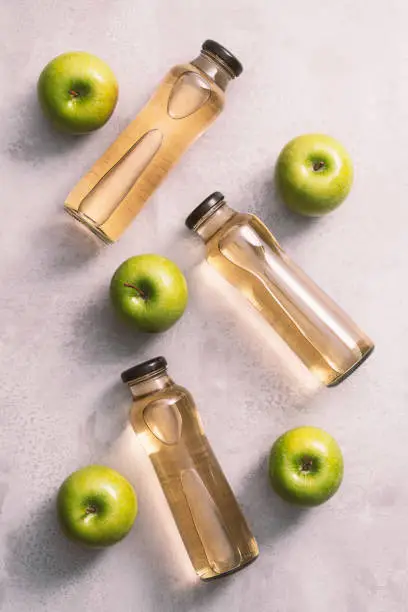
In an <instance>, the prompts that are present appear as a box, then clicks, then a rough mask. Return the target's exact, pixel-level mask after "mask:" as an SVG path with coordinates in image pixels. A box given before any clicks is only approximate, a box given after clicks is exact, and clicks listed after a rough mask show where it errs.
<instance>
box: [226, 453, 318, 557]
mask: <svg viewBox="0 0 408 612" xmlns="http://www.w3.org/2000/svg"><path fill="white" fill-rule="evenodd" d="M238 497H239V500H240V503H241V505H242V507H243V509H244V514H245V516H246V518H247V519H248V523H249V525H250V526H251V528H252V530H253V533H254V536H255V539H256V540H257V542H258V544H259V545H260V547H261V548H262V547H263V546H268V545H270V544H271V543H272V542H274V541H276V540H278V539H279V538H281V537H282V536H283V535H284V534H285V533H286V532H288V531H291V530H293V529H296V528H297V527H299V525H300V524H302V523H303V522H304V521H305V520H307V517H308V514H309V511H310V509H309V508H303V507H300V506H294V505H292V504H289V503H287V502H285V501H283V500H282V499H281V498H280V497H278V495H276V493H275V492H274V491H273V490H272V487H271V485H270V483H269V480H268V455H267V454H265V455H262V456H261V457H260V459H259V462H258V464H256V465H255V466H254V467H253V468H252V469H251V470H250V471H249V472H248V474H247V475H246V477H245V480H244V484H243V487H242V489H241V491H239V495H238Z"/></svg>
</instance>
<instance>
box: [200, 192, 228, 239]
mask: <svg viewBox="0 0 408 612" xmlns="http://www.w3.org/2000/svg"><path fill="white" fill-rule="evenodd" d="M236 214H237V213H236V211H235V210H233V209H232V208H230V207H229V206H228V205H227V204H226V203H225V202H223V204H222V205H221V206H220V207H219V208H217V209H216V210H215V211H214V212H213V213H212V214H210V215H209V216H208V217H207V218H205V217H204V220H202V221H201V222H200V223H199V225H198V226H197V227H196V228H195V230H194V231H195V232H196V233H197V234H198V235H199V236H200V238H202V239H203V240H204V242H208V240H209V239H210V238H211V237H212V236H214V234H215V233H216V232H218V230H219V229H220V228H221V227H222V226H223V225H225V223H227V221H229V220H230V219H231V218H232V217H233V216H234V215H236Z"/></svg>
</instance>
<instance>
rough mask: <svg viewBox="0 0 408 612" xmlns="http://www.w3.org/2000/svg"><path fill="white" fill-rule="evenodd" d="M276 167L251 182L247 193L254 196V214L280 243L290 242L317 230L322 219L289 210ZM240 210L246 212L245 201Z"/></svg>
mask: <svg viewBox="0 0 408 612" xmlns="http://www.w3.org/2000/svg"><path fill="white" fill-rule="evenodd" d="M275 172H276V170H275V167H274V168H272V170H271V168H270V167H268V169H267V170H264V171H263V172H262V174H261V176H258V177H257V178H256V179H254V180H253V181H251V184H250V185H249V186H248V189H247V191H249V192H250V193H253V194H254V202H255V204H254V210H253V211H251V212H254V213H255V214H256V215H258V216H259V217H260V218H261V219H262V221H263V222H264V223H265V225H266V226H267V227H268V228H269V229H270V230H271V232H272V233H273V234H274V236H275V237H276V238H277V240H278V242H282V246H283V247H285V242H290V241H291V239H295V238H296V236H298V235H299V234H301V233H303V232H308V231H310V230H312V229H313V228H316V227H317V226H318V225H319V223H321V219H319V218H317V217H304V216H302V215H299V214H296V213H295V212H292V211H291V210H289V208H288V207H287V206H286V204H285V203H284V201H283V200H282V197H281V196H280V194H279V190H278V188H277V184H276V175H275ZM239 204H240V207H239V210H242V211H245V212H246V210H247V208H248V204H247V203H246V202H245V199H243V200H242V203H241V202H239Z"/></svg>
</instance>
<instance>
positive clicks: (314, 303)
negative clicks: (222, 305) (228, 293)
mask: <svg viewBox="0 0 408 612" xmlns="http://www.w3.org/2000/svg"><path fill="white" fill-rule="evenodd" d="M186 225H187V227H188V228H189V229H191V230H193V231H194V232H196V233H197V234H198V235H199V236H200V237H201V238H202V239H203V240H204V242H205V245H206V254H207V261H208V262H209V263H210V264H211V265H212V266H214V268H216V270H218V272H220V274H221V275H222V276H224V277H225V278H226V279H227V280H228V281H229V282H230V283H231V284H232V285H233V286H235V287H236V288H237V289H239V290H240V291H241V293H242V294H243V295H244V296H245V297H246V298H247V299H248V300H249V301H250V303H251V304H252V305H253V306H254V307H255V308H256V309H257V310H258V311H259V312H260V313H261V315H262V316H263V317H264V319H265V320H266V321H267V322H268V323H269V324H270V326H271V327H272V328H273V330H274V333H275V332H276V333H277V334H278V335H279V336H281V338H282V339H283V340H284V341H285V342H286V343H287V344H288V345H289V347H290V348H291V349H292V350H293V351H294V353H295V354H296V355H297V356H298V357H299V358H300V360H301V361H302V362H303V363H304V364H305V365H306V366H307V367H308V368H309V370H310V371H312V372H313V373H315V374H316V375H317V376H318V378H319V379H320V380H321V381H322V382H323V383H324V384H325V385H327V386H333V385H335V384H338V383H340V382H341V381H342V380H344V379H345V378H346V377H347V376H348V375H349V374H351V373H352V372H353V371H354V370H355V369H356V368H357V367H358V366H359V365H360V364H361V363H363V361H364V360H365V359H366V358H367V357H368V356H369V355H370V354H371V352H372V351H373V348H374V345H373V343H372V341H371V340H370V338H369V337H368V336H366V334H365V333H363V332H362V331H361V329H360V328H359V327H357V325H356V324H355V323H354V322H353V321H352V319H351V318H350V317H349V316H348V315H347V314H346V313H345V312H344V311H343V310H342V309H341V308H340V307H339V306H337V304H335V302H333V300H332V299H331V298H329V296H328V295H327V294H326V293H324V292H323V291H322V290H321V289H320V288H319V287H318V286H317V285H316V284H315V283H314V282H313V281H312V280H311V279H310V278H309V277H308V276H307V275H306V274H305V273H304V272H303V271H302V270H301V269H300V268H299V267H298V266H297V265H296V264H295V263H293V261H291V259H290V258H289V257H288V255H287V254H286V253H285V252H284V251H283V250H282V248H281V247H280V245H279V244H278V242H277V241H276V239H275V237H274V236H273V235H272V234H271V232H270V231H269V229H268V228H267V227H266V226H265V225H264V224H263V223H262V221H260V219H258V217H256V216H255V215H252V214H242V213H238V212H236V211H235V210H233V209H232V208H231V207H230V206H228V205H227V204H226V202H225V198H224V196H223V194H222V193H220V192H219V191H217V192H215V193H212V194H211V195H210V196H209V197H208V198H206V199H205V200H204V202H202V203H201V204H200V205H199V206H198V207H197V208H196V209H195V210H193V212H192V213H191V214H190V215H189V216H188V217H187V219H186ZM274 344H275V346H276V342H275V343H274Z"/></svg>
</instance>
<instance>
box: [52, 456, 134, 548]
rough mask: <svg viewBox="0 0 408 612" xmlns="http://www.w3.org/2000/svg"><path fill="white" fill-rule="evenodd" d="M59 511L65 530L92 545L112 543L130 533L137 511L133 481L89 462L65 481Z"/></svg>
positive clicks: (70, 536) (58, 503) (67, 533)
mask: <svg viewBox="0 0 408 612" xmlns="http://www.w3.org/2000/svg"><path fill="white" fill-rule="evenodd" d="M57 513H58V519H59V522H60V525H61V527H62V530H63V531H64V533H65V534H66V535H67V536H68V537H69V538H70V539H72V540H76V541H77V542H81V543H82V544H86V545H88V546H93V547H103V546H110V545H111V544H115V543H116V542H119V540H122V538H124V537H125V535H127V534H128V533H129V531H130V529H131V527H132V525H133V523H134V521H135V518H136V515H137V498H136V493H135V491H134V489H133V487H132V485H131V484H130V483H129V482H128V481H127V480H126V478H124V477H123V476H122V475H121V474H119V472H116V471H115V470H112V469H111V468H108V467H105V466H103V465H89V466H87V467H84V468H82V469H80V470H78V471H76V472H73V474H71V475H70V476H68V478H67V479H66V480H64V482H63V483H62V485H61V487H60V489H59V491H58V496H57Z"/></svg>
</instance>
